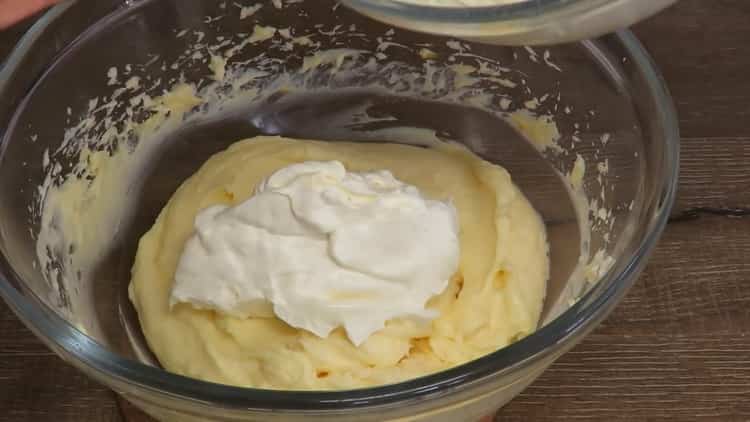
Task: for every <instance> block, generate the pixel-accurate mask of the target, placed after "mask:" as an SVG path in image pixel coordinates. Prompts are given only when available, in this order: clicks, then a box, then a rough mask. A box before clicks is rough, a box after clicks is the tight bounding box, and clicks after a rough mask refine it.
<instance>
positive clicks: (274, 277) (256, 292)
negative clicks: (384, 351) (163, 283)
mask: <svg viewBox="0 0 750 422" xmlns="http://www.w3.org/2000/svg"><path fill="white" fill-rule="evenodd" d="M458 232H459V228H458V221H457V215H456V209H455V207H454V206H453V204H451V203H450V202H449V201H436V200H431V199H427V198H425V197H423V196H422V194H421V193H420V191H419V189H417V188H416V187H415V186H412V185H409V184H406V183H403V182H401V181H399V180H398V179H396V178H395V177H394V176H393V174H392V173H391V172H389V171H386V170H380V171H370V172H348V171H347V170H346V168H345V166H344V165H343V164H342V163H341V162H338V161H307V162H303V163H298V164H292V165H289V166H287V167H284V168H282V169H280V170H278V171H276V172H275V173H273V174H272V175H271V176H270V177H268V178H267V179H265V180H264V181H263V182H261V183H260V184H259V185H258V186H257V188H256V190H255V193H254V195H253V196H251V197H250V198H249V199H247V200H246V201H244V202H242V203H240V204H237V205H235V206H224V205H217V206H213V207H210V208H207V209H205V210H203V211H201V212H200V213H199V214H198V215H197V217H196V219H195V231H194V234H193V235H192V236H191V238H190V239H189V240H188V241H187V243H186V246H185V249H184V251H183V254H182V256H181V258H180V261H179V263H178V266H177V270H176V272H175V283H174V286H173V289H172V293H171V298H170V303H171V304H172V305H174V304H176V303H183V302H184V303H189V304H191V305H193V306H195V307H197V308H205V309H213V310H216V311H219V312H222V313H225V314H229V315H232V316H236V317H240V318H247V317H273V316H276V317H278V318H279V319H281V320H283V321H285V322H286V323H287V324H289V325H291V326H293V327H296V328H300V329H304V330H307V331H310V332H312V333H314V334H315V335H317V336H319V337H327V336H328V335H329V334H330V333H331V331H333V330H334V329H336V328H337V327H343V328H344V330H345V332H346V334H347V336H348V337H349V339H350V340H351V341H352V343H354V344H355V345H360V344H362V343H363V342H364V341H366V340H367V338H369V337H370V335H372V334H373V333H374V332H376V331H378V330H380V329H382V328H383V327H384V326H385V323H386V322H387V321H389V320H392V319H396V318H414V319H418V320H421V321H429V320H431V319H433V318H435V317H437V316H438V315H437V312H435V311H433V310H430V309H427V308H426V304H427V301H428V300H429V299H430V298H431V297H433V296H435V295H437V294H440V293H441V292H442V291H444V290H445V288H446V287H447V285H448V281H449V279H450V277H451V276H452V275H453V274H454V273H455V272H456V270H457V269H458V262H459V255H460V251H459V239H458Z"/></svg>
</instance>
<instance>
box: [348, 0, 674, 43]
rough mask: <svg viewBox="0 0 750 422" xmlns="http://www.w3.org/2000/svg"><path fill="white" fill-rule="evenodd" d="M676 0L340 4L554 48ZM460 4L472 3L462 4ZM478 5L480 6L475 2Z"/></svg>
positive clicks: (437, 30)
mask: <svg viewBox="0 0 750 422" xmlns="http://www.w3.org/2000/svg"><path fill="white" fill-rule="evenodd" d="M676 1H677V0H648V1H643V0H496V1H495V2H494V3H496V4H493V2H492V1H488V0H485V1H482V2H481V3H482V5H481V6H472V7H466V6H463V5H462V6H456V5H455V4H451V3H458V4H460V3H462V2H461V1H455V0H453V1H451V0H444V1H435V0H433V1H432V2H431V3H432V4H431V5H430V4H426V3H428V2H427V1H421V0H344V3H345V4H347V5H349V6H350V7H352V8H355V9H357V10H359V11H360V12H362V13H364V14H366V15H369V16H371V17H373V18H375V19H378V20H380V21H383V22H387V23H389V24H391V25H396V26H399V27H403V28H409V29H411V30H415V31H421V32H428V33H432V34H441V35H449V36H453V37H461V38H465V39H472V40H476V41H481V42H485V43H492V44H502V45H524V44H526V45H539V44H558V43H563V42H570V41H577V40H582V39H586V38H591V37H596V36H600V35H602V34H606V33H609V32H613V31H615V30H617V29H623V28H627V27H628V26H630V25H632V24H634V23H636V22H639V21H640V20H642V19H645V18H647V17H649V16H651V15H653V14H655V13H656V12H658V11H660V10H662V9H664V8H666V7H667V6H669V5H671V4H673V3H675V2H676ZM464 3H470V1H466V0H464ZM477 3H479V2H477Z"/></svg>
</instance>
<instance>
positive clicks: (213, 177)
mask: <svg viewBox="0 0 750 422" xmlns="http://www.w3.org/2000/svg"><path fill="white" fill-rule="evenodd" d="M309 160H319V161H326V160H338V161H341V162H343V163H344V164H345V165H346V167H347V170H349V171H368V170H378V169H387V170H390V171H391V172H393V174H394V176H396V178H398V179H400V180H401V181H403V182H405V183H408V184H412V185H415V186H417V187H418V188H419V189H420V190H421V191H422V192H423V193H424V194H425V195H427V196H429V197H431V198H434V199H448V198H450V199H451V200H452V201H453V202H454V204H455V206H456V208H457V210H458V215H459V220H460V243H461V262H460V266H459V272H458V273H457V274H456V275H455V276H454V277H453V279H452V280H451V283H450V285H449V287H448V288H447V289H446V291H445V292H443V293H442V294H441V295H439V296H436V297H434V298H433V299H432V300H431V301H430V302H429V304H428V306H429V307H431V308H434V309H437V310H439V312H440V316H439V317H438V318H437V319H436V320H434V321H433V322H432V324H431V325H427V326H417V325H415V323H413V322H411V321H410V320H393V321H390V322H389V323H388V324H387V325H386V328H385V329H384V330H382V331H380V332H377V333H375V334H374V335H372V336H371V337H370V338H369V339H368V340H367V341H366V342H365V343H364V344H363V345H362V346H360V347H359V348H357V347H355V346H354V345H353V344H352V343H350V342H349V340H348V339H347V337H346V336H345V335H344V333H343V331H342V330H341V329H339V330H336V331H334V332H333V334H331V335H330V336H329V337H328V338H318V337H316V336H315V335H313V334H311V333H308V332H304V331H301V330H297V329H294V328H292V327H289V326H288V325H286V324H284V323H283V322H281V321H280V320H278V319H275V318H267V319H264V318H250V319H236V318H232V317H228V316H224V315H222V314H218V313H216V312H213V311H205V310H197V309H195V308H193V307H191V306H190V305H188V304H179V305H176V306H175V307H174V308H172V310H170V307H169V296H170V289H171V287H172V283H173V276H174V271H175V268H176V266H177V262H178V259H179V257H180V255H181V253H182V248H183V245H184V244H185V242H186V241H187V239H188V238H189V237H190V235H191V234H192V231H193V220H194V218H195V216H196V214H197V213H198V212H199V211H200V210H202V209H204V208H206V207H209V206H211V205H215V204H227V205H234V204H237V203H239V202H242V201H244V200H245V199H247V198H248V197H249V196H250V195H252V193H253V190H254V188H255V185H256V184H257V183H258V182H260V181H261V180H262V179H264V178H265V177H267V176H268V175H270V174H271V173H273V172H274V171H275V170H277V169H279V168H282V167H285V166H288V165H289V164H292V163H296V162H302V161H309ZM548 274H549V258H548V253H547V241H546V233H545V228H544V224H543V223H542V221H541V219H540V218H539V216H538V214H537V213H536V212H535V211H534V209H533V208H532V207H531V205H530V204H529V202H528V201H527V200H526V198H525V197H524V196H523V194H522V193H521V192H520V191H519V190H518V189H517V188H516V186H515V185H514V184H513V183H512V181H511V178H510V175H509V174H508V173H507V172H506V171H505V170H504V169H502V168H501V167H498V166H495V165H493V164H490V163H488V162H486V161H483V160H481V159H480V158H478V157H477V156H475V155H473V154H472V153H470V152H468V151H466V150H465V149H463V148H461V147H458V146H453V145H449V144H443V145H440V146H436V147H434V148H428V149H425V148H417V147H411V146H405V145H396V144H376V143H328V142H318V141H302V140H291V139H286V138H280V137H257V138H253V139H248V140H244V141H240V142H237V143H236V144H234V145H232V146H231V147H230V148H229V149H227V150H226V151H223V152H220V153H218V154H216V155H215V156H213V157H212V158H211V159H209V160H208V161H207V162H206V163H205V164H204V165H203V167H202V168H201V169H200V170H199V171H198V172H197V173H196V174H195V175H193V176H192V177H191V178H190V179H188V180H187V181H186V182H185V183H184V184H183V185H182V186H181V187H180V188H179V189H178V190H177V192H176V193H175V194H174V196H173V197H172V198H171V200H170V201H169V203H168V204H167V205H166V207H165V208H164V209H163V210H162V212H161V214H160V215H159V217H158V219H157V220H156V223H155V224H154V226H153V228H152V229H151V230H150V231H149V232H148V233H146V234H145V235H144V236H143V238H142V239H141V241H140V244H139V247H138V253H137V256H136V260H135V265H134V267H133V279H132V283H131V285H130V298H131V300H132V302H133V304H134V305H135V308H136V309H137V311H138V315H139V319H140V322H141V326H142V328H143V332H144V333H145V336H146V339H147V340H148V343H149V345H150V346H151V349H152V350H153V352H154V353H155V354H156V356H157V357H158V358H159V361H160V362H161V363H162V365H163V366H164V367H165V368H166V369H167V370H169V371H172V372H175V373H178V374H182V375H186V376H191V377H194V378H199V379H203V380H208V381H213V382H218V383H224V384H230V385H237V386H245V387H257V388H270V389H285V390H311V389H315V390H319V389H351V388H358V387H366V386H375V385H380V384H389V383H393V382H398V381H403V380H407V379H411V378H416V377H419V376H423V375H426V374H429V373H432V372H436V371H440V370H442V369H447V368H450V367H452V366H455V365H459V364H461V363H464V362H467V361H470V360H472V359H476V358H478V357H480V356H482V355H485V354H487V353H490V352H493V351H495V350H497V349H499V348H501V347H504V346H507V345H508V344H510V343H512V342H513V341H515V340H517V339H519V338H521V337H523V336H525V335H527V334H529V333H530V332H532V331H534V330H535V329H536V327H537V323H538V320H539V316H540V313H541V310H542V304H543V301H544V295H545V287H546V281H547V278H548Z"/></svg>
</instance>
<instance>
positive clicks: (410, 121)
mask: <svg viewBox="0 0 750 422" xmlns="http://www.w3.org/2000/svg"><path fill="white" fill-rule="evenodd" d="M176 87H183V88H185V87H188V88H189V89H192V90H193V91H191V92H192V93H191V94H190V95H194V96H198V97H200V100H201V101H196V102H194V103H190V101H188V103H189V104H188V105H187V106H185V107H184V108H183V109H182V110H181V111H175V110H171V111H166V110H165V109H164V108H163V107H162V105H163V104H164V103H165V101H166V100H165V96H163V94H164V93H165V92H166V91H170V90H171V91H170V92H172V93H173V95H174V92H175V89H176ZM190 87H192V88H190ZM188 88H185V89H188ZM183 93H184V92H183ZM0 94H1V95H2V98H3V101H2V102H0V128H2V156H0V198H1V199H2V200H1V201H0V204H2V205H0V251H1V252H2V254H1V258H0V272H1V274H2V280H0V294H2V297H3V298H4V299H5V301H6V302H7V303H8V305H9V306H10V307H11V308H12V309H13V310H14V312H15V313H16V314H17V315H18V317H19V318H20V319H21V320H22V321H23V322H24V323H25V324H26V325H27V326H28V327H29V328H30V329H31V330H32V331H33V332H34V333H35V334H36V335H37V336H38V337H39V338H40V339H42V340H43V341H44V342H45V343H46V344H47V345H48V346H49V347H50V348H51V349H53V350H54V351H55V352H56V353H57V354H59V355H60V356H61V357H62V358H63V359H64V360H66V361H67V362H69V363H70V364H72V365H74V366H76V367H78V368H79V369H81V370H82V371H84V372H85V373H87V374H88V375H90V376H91V377H92V378H94V379H96V380H98V381H100V382H102V383H104V384H106V385H108V386H109V387H111V388H112V389H114V390H115V391H117V392H118V393H120V394H121V395H123V396H124V397H125V398H126V399H127V400H129V401H131V402H132V403H134V404H136V405H137V406H139V407H140V408H142V409H144V410H145V411H146V412H148V413H149V414H151V415H153V416H155V417H157V418H159V419H161V420H175V421H187V420H200V421H203V420H227V421H252V420H257V421H273V420H301V419H305V420H326V421H329V420H351V419H353V418H355V417H356V418H357V419H358V420H373V421H374V420H378V421H379V420H395V419H398V420H435V421H459V420H468V421H473V420H479V419H480V418H482V417H486V416H488V415H491V414H493V413H494V412H495V411H496V410H497V409H498V408H500V407H501V406H502V405H503V404H504V403H506V402H507V401H509V400H510V399H511V398H513V397H514V396H515V395H517V394H518V393H519V392H520V391H521V390H523V389H524V388H525V387H526V386H527V385H528V384H529V383H531V382H532V381H533V380H534V379H535V378H536V377H537V376H538V375H539V374H540V373H541V372H542V371H543V370H544V369H545V368H547V367H548V366H549V365H550V364H551V363H552V362H553V361H554V360H555V359H557V358H558V357H559V356H560V355H561V354H563V353H564V352H565V351H567V350H568V349H570V348H571V347H573V346H574V345H575V344H576V343H577V342H579V341H580V340H581V339H582V338H583V337H584V336H585V335H586V333H588V332H589V331H591V330H592V329H593V328H594V327H596V326H597V325H598V324H599V323H600V322H601V321H602V320H603V319H604V318H605V316H606V315H607V314H608V313H609V312H610V311H611V310H612V309H613V307H614V306H615V304H616V303H617V302H619V301H620V299H622V297H623V295H624V294H625V292H626V291H627V290H628V288H629V287H630V286H631V285H632V284H633V282H634V281H635V279H636V278H637V276H638V274H639V272H640V271H641V270H642V269H643V266H644V265H645V263H646V260H647V258H648V256H649V254H650V253H651V251H652V249H653V248H654V245H655V243H656V241H657V238H658V237H659V235H660V233H661V232H662V230H663V228H664V226H665V224H666V221H667V218H668V214H669V210H670V207H671V206H672V203H673V200H674V194H675V186H676V182H677V172H678V130H677V124H676V119H675V112H674V109H673V105H672V103H671V100H670V98H669V94H668V93H667V90H666V88H665V86H664V83H663V81H662V79H661V78H660V76H659V75H658V73H657V71H656V69H655V66H654V64H653V63H652V62H651V60H650V59H649V57H648V55H647V54H646V52H645V51H644V50H643V48H642V47H641V45H640V44H639V43H638V41H637V40H636V39H635V38H634V37H633V35H632V34H631V33H629V32H619V33H616V34H613V35H608V36H605V37H602V38H599V39H595V40H590V41H584V42H580V43H576V44H569V45H561V46H557V47H554V48H550V49H548V50H547V49H533V48H510V47H498V46H488V45H482V44H478V43H469V42H464V41H459V40H453V39H449V38H441V37H437V36H432V35H424V34H419V33H412V32H407V31H403V30H399V29H393V28H390V27H388V26H386V25H384V24H381V23H378V22H376V21H372V20H369V19H368V18H366V17H364V16H362V15H359V14H357V13H355V12H353V11H352V10H350V9H348V8H345V7H338V4H337V3H336V2H334V1H324V0H316V1H275V2H273V3H267V4H265V3H264V4H262V5H261V6H260V7H259V8H256V7H255V6H254V2H220V1H209V0H205V1H199V0H189V1H185V0H143V1H118V0H97V1H94V0H88V1H86V0H80V1H77V2H66V3H64V4H62V5H60V6H57V7H55V8H53V9H52V10H51V11H49V12H48V13H47V14H46V15H44V16H43V17H42V18H41V19H40V20H39V21H38V22H37V23H36V24H35V25H34V26H33V27H32V29H31V30H30V31H29V32H28V34H27V35H26V36H25V37H24V38H23V39H22V40H21V41H20V43H19V44H18V46H17V48H16V49H15V51H14V52H13V53H12V55H11V56H10V57H9V58H8V60H7V62H6V64H5V66H4V67H3V68H2V70H1V71H0ZM188 97H189V96H183V97H181V98H183V99H184V98H188ZM170 98H173V99H174V98H175V97H174V96H173V97H170ZM188 100H190V98H188ZM154 115H157V116H160V118H161V123H160V124H156V125H154V124H150V123H149V122H152V123H153V120H151V117H153V116H154ZM149 125H150V126H149ZM146 126H149V127H146ZM256 134H282V135H288V136H292V137H308V138H319V139H326V140H330V141H336V140H340V139H348V140H357V141H362V142H372V141H389V142H404V143H417V144H424V143H425V142H444V141H445V140H451V141H454V142H459V143H462V144H464V145H466V146H467V147H468V148H470V149H471V150H472V151H474V152H475V153H477V154H479V155H480V156H482V157H483V158H485V159H487V160H489V161H492V162H496V163H498V164H501V165H503V166H504V167H506V168H507V169H509V171H510V172H511V174H512V175H513V177H514V180H515V181H516V183H517V184H518V185H519V186H520V187H521V189H522V190H523V191H524V192H525V193H526V195H527V196H528V198H529V199H530V201H531V202H532V203H533V205H534V206H535V207H536V208H537V210H538V211H539V212H540V214H541V215H542V216H543V218H544V220H545V223H546V225H547V229H548V237H549V242H550V259H551V266H552V267H551V279H550V281H549V287H548V294H547V299H546V303H545V307H544V311H543V315H542V323H541V324H540V327H539V329H538V330H537V331H536V332H534V333H532V334H530V335H528V336H526V337H525V338H522V339H519V341H517V342H516V343H514V344H512V345H511V346H509V347H506V348H504V349H501V350H498V351H497V352H495V353H492V354H490V355H487V356H485V357H483V358H480V359H478V360H476V361H472V362H469V363H467V364H464V365H461V366H459V367H455V368H452V369H450V370H446V371H443V372H440V373H435V374H431V375H428V376H425V377H422V378H419V379H414V380H411V381H408V382H404V383H400V384H395V385H386V386H379V387H375V388H367V389H360V390H352V391H340V392H297V391H268V390H258V389H250V388H238V387H231V386H225V385H217V384H212V383H208V382H203V381H199V380H195V379H191V378H186V377H182V376H179V375H175V374H172V373H168V372H166V371H164V370H162V369H161V368H160V367H159V365H158V362H157V361H156V360H155V359H154V358H153V356H151V355H150V353H149V351H148V348H147V347H146V345H145V342H144V341H143V338H142V334H141V333H140V330H139V328H138V323H137V318H135V315H134V311H133V309H132V307H131V305H130V303H129V301H128V300H127V294H126V288H127V284H128V282H129V279H130V266H131V265H132V262H133V256H134V254H135V248H136V243H137V240H138V238H139V237H140V236H141V235H142V234H143V233H144V232H145V231H146V230H148V228H149V227H150V225H151V224H152V223H153V220H154V218H155V216H156V215H157V214H158V212H159V211H160V209H161V208H162V206H163V205H164V204H165V202H166V200H167V199H168V198H169V197H170V196H171V194H172V193H173V192H174V190H175V189H176V188H177V187H178V186H179V184H180V183H181V182H182V181H183V180H185V178H187V177H188V176H189V175H190V174H192V173H193V172H194V171H195V170H196V169H197V168H198V166H200V165H201V164H202V163H203V162H204V161H205V160H206V159H207V158H208V157H209V156H210V155H211V154H212V153H214V152H216V151H219V150H222V149H224V148H225V147H226V146H227V145H229V144H231V143H232V142H233V141H236V140H238V139H241V138H245V137H249V136H253V135H256ZM84 152H86V153H84ZM115 157H119V158H123V157H125V158H124V159H123V160H121V161H120V160H119V158H118V160H115ZM82 158H83V160H81V159H82ZM108 161H112V162H114V163H115V164H117V165H113V166H111V167H112V168H115V169H117V171H118V172H119V173H111V174H109V173H107V175H106V176H105V173H104V170H102V169H104V168H105V167H106V166H105V164H106V163H107V162H108ZM105 177H106V178H107V180H108V181H109V183H110V184H108V185H107V186H108V189H101V190H97V189H96V188H95V186H101V185H100V184H98V182H97V181H98V180H100V178H105ZM69 183H73V184H75V185H76V186H78V187H80V188H81V190H80V191H75V190H69V191H67V194H70V195H72V196H71V197H69V198H68V199H71V198H72V199H71V201H72V202H68V204H69V205H70V206H69V207H67V208H64V209H63V210H62V211H60V213H58V214H56V213H52V214H50V213H51V212H52V211H51V209H50V208H49V203H50V201H51V200H52V198H55V197H56V196H55V195H56V194H59V192H60V191H61V190H62V189H63V188H64V187H65V186H70V185H69ZM56 192H57V193H56ZM76 195H77V196H76ZM96 210H107V212H106V213H97V212H95V211H96ZM66 218H74V219H75V223H74V224H68V223H69V222H68V221H67V220H66Z"/></svg>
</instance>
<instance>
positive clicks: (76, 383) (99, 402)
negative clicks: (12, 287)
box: [0, 302, 122, 422]
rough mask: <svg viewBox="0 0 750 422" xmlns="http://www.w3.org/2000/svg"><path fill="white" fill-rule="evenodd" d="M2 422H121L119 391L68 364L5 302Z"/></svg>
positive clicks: (0, 306)
mask: <svg viewBox="0 0 750 422" xmlns="http://www.w3.org/2000/svg"><path fill="white" fill-rule="evenodd" d="M0 421H3V422H5V421H8V422H11V421H13V422H16V421H34V422H36V421H39V422H44V421H54V422H65V421H70V422H80V421H102V422H120V421H122V417H121V416H120V412H119V409H118V407H117V402H116V401H115V394H114V393H113V392H112V391H110V390H109V389H107V388H105V387H103V386H101V385H99V384H97V383H95V382H94V381H91V380H90V379H89V378H88V377H86V376H85V375H83V374H82V373H81V372H79V371H78V370H76V369H74V368H73V367H71V366H69V365H67V364H66V363H64V362H63V361H62V360H61V359H60V358H58V357H57V356H55V355H54V354H53V353H52V352H51V351H50V350H49V349H48V348H47V347H46V346H44V345H43V344H42V343H41V342H39V340H37V339H36V338H35V337H34V336H33V334H31V332H30V331H29V330H27V329H26V327H24V326H23V325H22V324H21V322H20V321H18V319H17V318H16V317H15V315H13V314H12V313H11V311H10V309H9V308H8V307H7V306H6V305H5V303H2V302H0Z"/></svg>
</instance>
